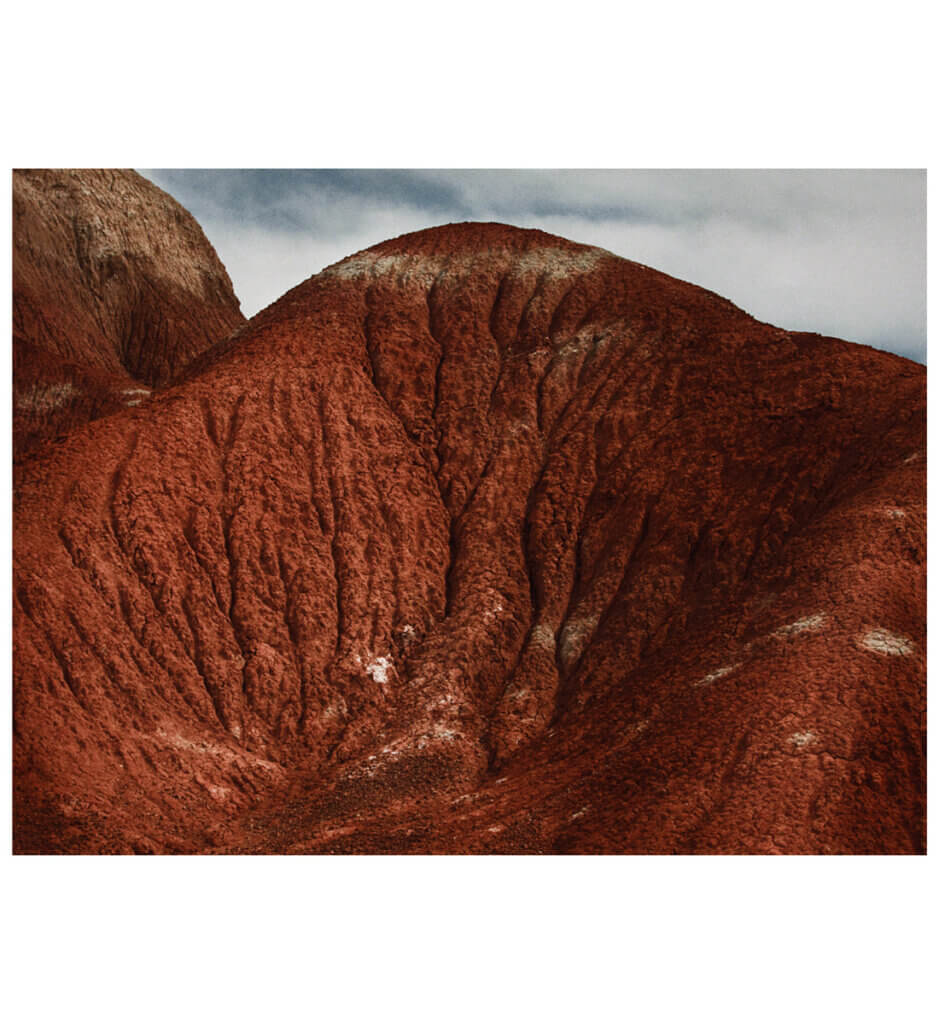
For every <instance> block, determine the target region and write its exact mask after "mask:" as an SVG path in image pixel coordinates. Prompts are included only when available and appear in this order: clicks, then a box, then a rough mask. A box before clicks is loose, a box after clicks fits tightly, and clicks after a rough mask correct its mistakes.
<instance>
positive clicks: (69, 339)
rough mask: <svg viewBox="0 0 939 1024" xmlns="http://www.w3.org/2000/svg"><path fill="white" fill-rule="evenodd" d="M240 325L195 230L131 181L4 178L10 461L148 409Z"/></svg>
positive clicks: (44, 175) (122, 174)
mask: <svg viewBox="0 0 939 1024" xmlns="http://www.w3.org/2000/svg"><path fill="white" fill-rule="evenodd" d="M243 322H244V317H243V316H242V315H241V312H240V309H239V305H238V300H237V299H236V298H235V295H234V292H233V291H232V287H231V282H230V280H229V279H228V275H227V273H226V272H225V268H224V267H223V266H222V264H221V262H220V261H219V259H218V256H217V255H216V253H215V250H214V249H213V248H212V246H211V245H210V244H209V242H208V240H207V239H206V237H205V235H204V234H203V233H202V229H201V228H200V227H199V225H198V224H197V223H196V222H195V220H193V218H192V217H191V216H190V214H189V213H187V212H186V211H185V210H184V209H183V208H182V207H181V206H180V205H179V204H178V203H177V202H176V201H175V200H174V199H172V198H171V197H170V196H168V195H167V194H166V193H165V192H163V191H162V190H161V189H159V188H157V187H156V186H155V185H152V184H151V183H150V182H149V181H147V180H146V179H145V178H142V177H141V176H140V175H139V174H136V173H134V172H133V171H114V170H108V171H91V170H82V171H67V170H62V171H53V170H36V171H26V170H24V171H14V173H13V342H14V349H13V351H14V380H15V384H16V387H15V390H14V450H15V451H17V452H21V451H25V450H26V449H28V448H30V447H32V446H33V445H34V444H36V443H37V442H38V441H40V440H44V439H47V438H49V437H53V436H55V435H56V434H59V433H63V432H67V431H68V430H70V429H72V428H73V427H75V426H78V425H80V424H81V423H85V422H87V421H88V420H90V419H94V418H96V417H97V416H99V415H103V414H105V413H109V412H114V411H116V410H118V409H121V408H124V407H126V406H127V405H135V404H138V403H140V402H141V401H144V400H146V398H147V397H148V396H149V394H150V393H151V391H152V390H153V389H156V388H160V387H163V386H165V385H166V384H168V383H169V382H170V381H171V380H172V379H173V377H174V376H175V375H176V374H177V373H178V372H179V371H180V370H181V369H182V368H183V367H184V366H185V365H186V364H187V363H188V362H190V361H191V360H192V359H193V358H194V357H195V356H197V355H199V354H200V353H202V352H204V351H205V350H206V349H207V348H209V347H210V346H211V345H212V344H214V343H215V342H216V341H219V340H221V339H222V338H224V337H226V336H227V335H228V334H230V333H231V332H232V331H233V330H234V329H235V328H236V327H238V326H240V325H241V324H242V323H243Z"/></svg>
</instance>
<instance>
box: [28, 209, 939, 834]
mask: <svg viewBox="0 0 939 1024" xmlns="http://www.w3.org/2000/svg"><path fill="white" fill-rule="evenodd" d="M924 390H925V371H924V368H923V367H921V366H919V365H916V364H914V363H911V362H908V361H906V360H904V359H901V358H899V357H896V356H892V355H888V354H886V353H883V352H877V351H874V350H871V349H867V348H863V347H860V346H855V345H850V344H848V343H846V342H842V341H837V340H833V339H829V338H823V337H819V336H815V335H805V334H792V333H788V332H786V331H783V330H779V329H777V328H774V327H771V326H769V325H766V324H761V323H758V322H756V321H754V320H753V319H751V318H750V317H748V316H747V315H746V314H744V313H743V312H741V311H740V310H739V309H737V308H736V307H735V306H733V305H732V304H731V303H729V302H727V301H726V300H724V299H721V298H719V297H717V296H715V295H713V294H711V293H708V292H705V291H703V290H701V289H698V288H695V287H692V286H690V285H687V284H684V283H681V282H679V281H676V280H673V279H671V278H669V277H666V276H665V275H662V274H660V273H657V272H655V271H653V270H650V269H648V268H646V267H643V266H640V265H638V264H634V263H630V262H627V261H625V260H621V259H618V258H616V257H613V256H611V255H610V254H608V253H605V252H603V251H600V250H595V249H589V248H585V247H582V246H578V245H575V244H573V243H570V242H567V241H565V240H563V239H559V238H555V237H552V236H548V235H544V234H542V233H540V232H533V231H521V230H518V229H514V228H509V227H505V226H500V225H490V224H468V225H454V226H450V227H447V228H437V229H433V230H430V231H426V232H420V233H418V234H414V235H410V236H404V237H403V238H400V239H396V240H394V241H391V242H387V243H384V244H382V245H380V246H376V247H375V248H373V249H371V250H368V251H366V252H364V253H360V254H358V255H356V256H353V257H350V258H349V259H347V260H345V261H343V262H341V263H339V264H336V265H335V266H333V267H332V268H329V269H328V270H326V271H324V272H323V273H322V274H319V275H317V276H316V277H313V278H311V279H310V280H309V281H307V282H305V283H304V284H302V285H300V286H299V287H297V288H296V289H294V290H293V291H291V292H289V293H288V294H287V295H285V296H284V297H283V298H282V299H281V300H280V301H279V302H278V303H275V304H274V305H273V306H271V307H269V308H268V309H267V310H265V311H264V312H262V313H261V314H259V315H258V316H257V317H255V318H254V319H253V320H252V321H251V322H250V323H249V324H248V325H247V327H246V328H245V329H244V330H243V331H241V332H239V334H238V335H237V336H236V337H234V338H233V339H232V340H231V342H230V343H229V344H226V345H223V346H220V347H219V348H218V349H217V350H214V351H213V352H212V353H211V354H210V356H208V357H204V358H203V359H201V360H200V361H199V362H198V363H197V364H196V366H195V368H194V369H193V370H192V372H190V374H189V375H188V376H187V379H186V380H185V381H184V382H183V383H181V384H179V385H178V386H176V387H173V388H171V389H169V390H167V391H165V392H163V393H161V394H158V395H155V396H154V397H153V398H152V399H151V400H150V401H149V402H148V403H147V404H146V405H142V406H139V407H137V408H131V409H127V410H126V411H124V412H122V413H120V414H118V415H115V416H111V417H108V418H106V419H102V420H99V421H97V422H95V423H92V424H89V425H88V426H87V427H86V428H85V429H84V430H82V431H81V432H79V433H77V434H75V435H73V436H72V437H70V438H68V439H66V440H65V441H64V442H62V443H61V444H59V445H57V446H55V447H54V448H53V447H46V448H44V449H42V450H40V451H37V452H36V453H34V455H32V456H30V457H27V458H25V459H23V460H21V462H20V464H19V465H18V466H17V468H16V478H15V520H14V529H15V536H14V568H15V582H14V616H15V627H14V643H15V655H14V669H15V699H14V728H15V742H14V754H15V773H14V781H15V814H16V822H15V844H16V847H17V848H18V849H19V850H22V851H57V850H60V851H130V850H137V851H206V850H213V851H217V852H236V851H242V852H243V851H264V852H328V851H332V852H379V851H395V852H405V851H421V852H427V851H431V852H444V851H453V852H539V851H543V852H598V851H606V852H630V853H673V852H758V853H770V852H782V853H794V852H858V853H861V852H892V853H909V852H917V851H921V850H922V849H923V846H924V822H923V815H924V803H923V800H924V796H923V788H924V765H923V732H922V728H923V721H922V716H923V710H924V678H925V435H924V418H925V395H924Z"/></svg>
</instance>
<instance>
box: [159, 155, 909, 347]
mask: <svg viewBox="0 0 939 1024" xmlns="http://www.w3.org/2000/svg"><path fill="white" fill-rule="evenodd" d="M142 173H143V174H144V175H146V176H147V177H148V178H150V180H151V181H153V182H155V183H156V184H157V185H159V186H160V187H161V188H164V189H166V191H167V192H169V193H170V194H171V195H173V196H174V197H175V198H176V199H178V200H179V202H181V203H182V204H183V206H185V207H186V208H187V209H188V210H189V211H190V212H191V213H192V214H193V215H194V216H195V217H196V219H197V220H198V221H199V223H200V224H201V225H202V227H203V229H204V230H205V233H206V234H207V235H208V237H209V239H210V241H211V242H212V244H213V245H214V246H215V248H216V249H217V251H218V253H219V256H220V257H221V259H222V261H223V262H224V264H225V266H226V268H227V269H228V272H229V274H230V275H231V278H232V282H233V284H234V286H235V291H236V293H237V294H238V297H239V298H240V299H241V304H242V309H243V310H244V312H245V314H246V315H247V316H252V315H253V314H254V313H256V312H257V311H258V310H259V309H262V308H263V307H264V306H266V305H268V304H269V303H271V302H273V301H274V300H275V299H277V298H279V297H280V296H281V295H282V294H283V293H284V292H285V291H287V289H289V288H292V287H293V286H294V285H295V284H299V283H300V282H301V281H303V280H305V279H306V278H307V277H309V276H310V275H311V274H314V273H317V272H318V271H319V270H321V269H322V268H323V267H325V266H327V265H329V264H330V263H334V262H335V261H336V260H339V259H342V258H343V257H344V256H348V255H349V254H350V253H353V252H356V251H357V250H359V249H363V248H366V247H367V246H369V245H372V244H374V243H376V242H381V241H383V240H384V239H386V238H392V237H394V236H395V235H400V234H402V233H404V232H406V231H415V230H417V229H419V228H425V227H429V226H432V225H436V224H448V223H452V222H454V221H465V220H496V221H502V222H504V223H508V224H516V225H518V226H520V227H537V228H541V229H543V230H545V231H550V232H552V233H554V234H558V235H563V236H564V237H566V238H570V239H573V240H574V241H577V242H584V243H588V244H591V245H599V246H602V247H603V248H605V249H609V250H611V251H612V252H614V253H616V254H618V255H620V256H625V257H626V258H628V259H633V260H638V261H639V262H640V263H646V264H648V265H649V266H652V267H655V268H657V269H659V270H663V271H665V272H666V273H669V274H672V275H673V276H675V277H679V278H682V279H683V280H686V281H691V282H694V283H695V284H699V285H703V286H704V287H706V288H710V289H711V290H712V291H715V292H718V293H719V294H721V295H724V296H726V297H727V298H729V299H731V300H732V301H733V302H735V303H736V304H737V305H738V306H740V307H741V308H743V309H745V310H746V311H747V312H748V313H751V314H752V315H753V316H755V317H757V318H758V319H760V320H766V321H769V322H770V323H773V324H776V325H777V326H779V327H784V328H787V329H790V330H806V331H818V332H819V333H821V334H830V335H834V336H835V337H840V338H846V339H847V340H849V341H859V342H864V343H865V344H868V345H874V346H875V347H877V348H883V349H888V350H890V351H893V352H899V353H900V354H901V355H905V356H908V357H910V358H912V359H916V360H918V361H920V362H925V361H926V174H925V172H924V171H649V170H642V171H551V170H545V171H534V170H525V171H433V170H418V171H402V170H390V171H380V170H366V171H341V170H221V171H220V170H144V171H142Z"/></svg>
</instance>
